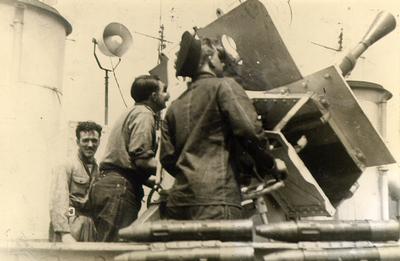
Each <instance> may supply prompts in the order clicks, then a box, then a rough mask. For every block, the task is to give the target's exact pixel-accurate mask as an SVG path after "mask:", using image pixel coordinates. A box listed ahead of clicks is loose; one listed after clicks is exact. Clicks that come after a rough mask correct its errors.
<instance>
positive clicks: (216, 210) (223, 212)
mask: <svg viewBox="0 0 400 261" xmlns="http://www.w3.org/2000/svg"><path fill="white" fill-rule="evenodd" d="M162 216H163V218H167V219H177V220H205V219H215V220H228V219H230V220H232V219H241V218H242V210H241V208H239V207H236V206H230V205H200V206H179V207H168V206H164V207H163V208H162Z"/></svg>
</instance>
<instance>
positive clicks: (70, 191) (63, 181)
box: [50, 156, 99, 232]
mask: <svg viewBox="0 0 400 261" xmlns="http://www.w3.org/2000/svg"><path fill="white" fill-rule="evenodd" d="M91 165H92V170H91V171H90V172H89V169H88V168H87V167H86V166H85V163H83V162H82V160H81V159H80V158H79V156H76V157H75V158H74V159H71V160H69V161H67V162H66V163H65V164H62V165H60V166H57V167H56V168H55V169H53V172H52V182H51V190H50V192H51V194H50V220H51V223H52V225H53V229H54V231H55V232H70V227H69V224H68V213H69V207H74V208H75V209H76V210H77V211H84V210H85V208H86V203H87V201H88V197H89V195H88V193H89V188H90V185H91V183H92V181H93V179H94V178H95V177H97V175H98V173H99V171H98V166H97V163H96V162H93V163H91Z"/></svg>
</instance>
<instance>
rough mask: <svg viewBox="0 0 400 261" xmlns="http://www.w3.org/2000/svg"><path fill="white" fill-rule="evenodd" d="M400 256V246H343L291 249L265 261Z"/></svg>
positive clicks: (388, 259)
mask: <svg viewBox="0 0 400 261" xmlns="http://www.w3.org/2000/svg"><path fill="white" fill-rule="evenodd" d="M399 258H400V247H399V246H391V247H369V248H342V249H325V250H289V251H281V252H276V253H272V254H269V255H266V256H264V260H265V261H267V260H268V261H289V260H290V261H293V260H296V261H319V260H342V261H356V260H357V261H358V260H377V261H378V260H381V261H395V260H399Z"/></svg>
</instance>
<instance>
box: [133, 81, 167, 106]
mask: <svg viewBox="0 0 400 261" xmlns="http://www.w3.org/2000/svg"><path fill="white" fill-rule="evenodd" d="M159 80H160V79H159V78H158V77H157V76H155V75H141V76H138V77H136V79H135V80H134V81H133V83H132V86H131V97H132V98H133V99H134V100H135V102H141V101H145V100H147V99H148V98H149V97H150V95H151V94H152V93H153V92H157V91H158V90H159V89H160V85H159V83H158V81H159Z"/></svg>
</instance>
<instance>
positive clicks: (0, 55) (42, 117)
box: [0, 0, 72, 239]
mask: <svg viewBox="0 0 400 261" xmlns="http://www.w3.org/2000/svg"><path fill="white" fill-rule="evenodd" d="M71 30H72V28H71V25H70V24H69V23H68V21H67V20H65V19H64V18H63V17H62V16H61V15H60V14H59V13H58V12H57V10H55V9H54V8H52V7H50V6H48V5H46V4H43V3H42V2H39V1H37V0H0V35H1V42H0V47H1V48H0V68H1V74H0V75H1V77H0V90H1V91H0V126H1V127H0V162H1V164H0V177H1V178H0V207H1V209H2V210H1V216H2V217H1V222H0V239H4V238H6V239H14V238H28V239H31V238H47V230H48V223H49V214H48V198H49V195H48V194H49V189H48V187H49V179H50V167H51V165H52V164H53V162H54V159H55V155H56V153H55V152H56V151H57V144H58V139H57V133H58V131H59V120H60V111H61V104H62V80H63V64H64V49H65V39H66V36H67V35H68V34H70V33H71Z"/></svg>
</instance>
